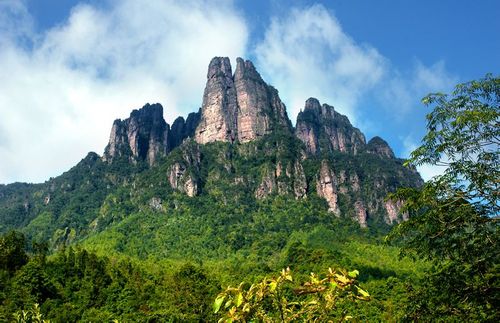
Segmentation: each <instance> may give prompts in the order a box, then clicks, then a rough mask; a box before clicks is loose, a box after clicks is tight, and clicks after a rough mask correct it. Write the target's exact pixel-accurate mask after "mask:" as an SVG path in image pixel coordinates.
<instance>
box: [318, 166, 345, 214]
mask: <svg viewBox="0 0 500 323" xmlns="http://www.w3.org/2000/svg"><path fill="white" fill-rule="evenodd" d="M316 192H317V193H318V196H319V197H322V198H324V199H325V200H326V202H327V203H328V211H330V212H333V213H334V214H335V215H337V216H339V215H340V210H339V205H338V192H337V179H336V177H335V174H334V173H333V171H332V170H331V169H330V167H329V166H328V162H327V161H326V160H323V161H322V162H321V168H320V170H319V174H318V179H317V181H316Z"/></svg>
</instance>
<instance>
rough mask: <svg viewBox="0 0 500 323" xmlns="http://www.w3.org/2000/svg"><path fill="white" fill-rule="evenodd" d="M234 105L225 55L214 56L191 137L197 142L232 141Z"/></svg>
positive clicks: (233, 89) (228, 66)
mask: <svg viewBox="0 0 500 323" xmlns="http://www.w3.org/2000/svg"><path fill="white" fill-rule="evenodd" d="M237 109H238V107H237V102H236V90H235V87H234V81H233V76H232V72H231V63H230V62H229V58H227V57H215V58H213V59H212V61H211V62H210V65H209V67H208V73H207V85H206V87H205V93H204V94H203V104H202V107H201V118H200V123H199V125H198V127H197V128H196V131H195V140H196V141H197V142H198V143H200V144H205V143H208V142H213V141H229V142H233V141H234V140H235V139H236V137H237V130H236V122H237V121H236V113H237Z"/></svg>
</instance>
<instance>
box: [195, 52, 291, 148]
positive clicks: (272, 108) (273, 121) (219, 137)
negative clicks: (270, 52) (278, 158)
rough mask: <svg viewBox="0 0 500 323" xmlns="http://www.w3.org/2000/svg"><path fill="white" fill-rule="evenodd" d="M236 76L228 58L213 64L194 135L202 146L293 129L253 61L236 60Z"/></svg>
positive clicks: (283, 109) (249, 139) (210, 68)
mask: <svg viewBox="0 0 500 323" xmlns="http://www.w3.org/2000/svg"><path fill="white" fill-rule="evenodd" d="M236 62H237V65H236V70H235V73H234V76H232V75H231V65H230V62H229V59H228V58H227V57H216V58H214V59H212V62H210V66H209V68H208V75H207V79H208V80H207V85H206V87H205V93H204V96H203V104H202V107H201V119H200V123H199V125H198V127H197V129H196V132H195V139H196V141H197V142H199V143H207V142H213V141H226V142H233V141H235V140H236V139H237V140H238V141H240V142H248V141H252V140H255V139H257V138H259V137H261V136H263V135H266V134H268V133H270V132H272V131H273V130H275V129H278V128H282V129H284V130H285V131H289V132H291V129H292V126H291V123H290V120H289V119H288V116H287V114H286V108H285V105H284V104H283V102H281V100H280V98H279V96H278V91H277V90H276V89H274V88H273V87H271V86H269V85H267V84H266V83H265V82H264V80H263V79H262V77H261V76H260V74H259V73H258V72H257V70H256V69H255V67H254V65H253V64H252V62H250V61H248V60H247V61H244V60H243V59H241V58H238V59H237V60H236Z"/></svg>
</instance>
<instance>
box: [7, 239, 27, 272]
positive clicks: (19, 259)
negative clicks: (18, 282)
mask: <svg viewBox="0 0 500 323" xmlns="http://www.w3.org/2000/svg"><path fill="white" fill-rule="evenodd" d="M25 247H26V238H25V237H24V235H23V234H22V233H20V232H17V231H10V232H9V233H7V234H6V235H5V236H3V237H0V270H2V269H3V270H7V271H9V272H10V273H14V272H15V271H16V270H18V269H19V268H21V267H22V266H23V265H24V264H26V262H28V255H27V254H26V251H25Z"/></svg>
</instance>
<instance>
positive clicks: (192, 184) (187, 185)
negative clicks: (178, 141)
mask: <svg viewBox="0 0 500 323" xmlns="http://www.w3.org/2000/svg"><path fill="white" fill-rule="evenodd" d="M181 149H182V159H181V160H179V161H177V162H175V163H174V164H172V165H171V166H170V167H169V169H168V171H167V178H168V182H169V183H170V186H171V187H172V188H173V189H175V190H178V191H180V192H183V193H186V194H187V195H188V196H190V197H193V196H196V195H198V194H199V192H200V188H199V183H198V178H197V176H196V173H199V171H200V163H201V154H200V150H199V147H198V145H197V144H193V143H189V142H188V143H186V144H185V145H182V146H181Z"/></svg>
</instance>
